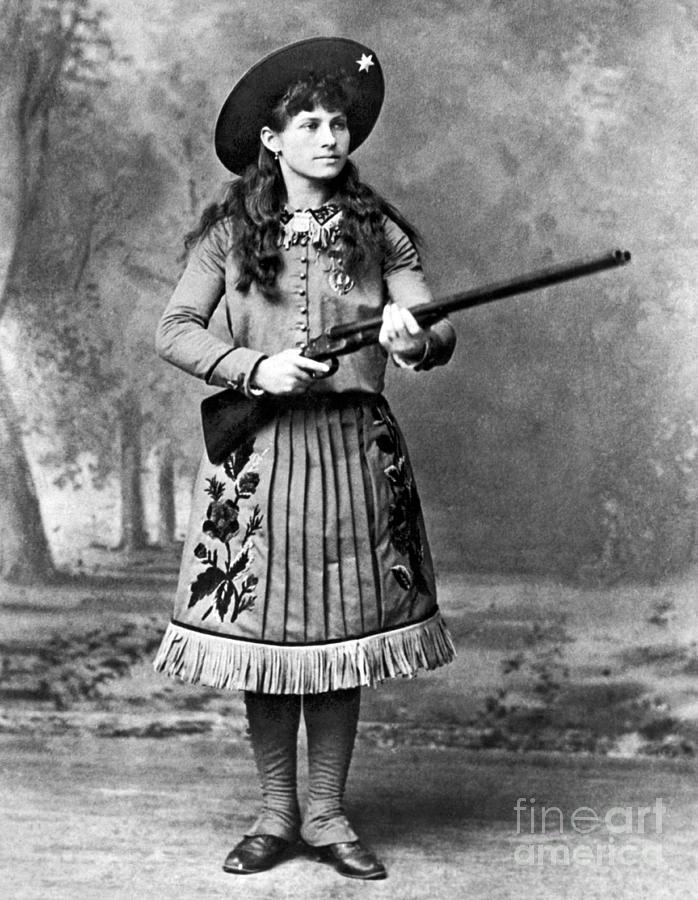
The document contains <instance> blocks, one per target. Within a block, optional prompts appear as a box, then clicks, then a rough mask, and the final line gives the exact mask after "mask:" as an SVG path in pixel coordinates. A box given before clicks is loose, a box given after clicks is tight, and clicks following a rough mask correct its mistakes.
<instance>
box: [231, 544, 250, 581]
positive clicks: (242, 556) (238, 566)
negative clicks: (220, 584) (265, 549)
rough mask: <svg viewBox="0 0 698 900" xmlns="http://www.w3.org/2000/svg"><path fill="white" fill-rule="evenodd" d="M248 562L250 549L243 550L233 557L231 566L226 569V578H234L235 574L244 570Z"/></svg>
mask: <svg viewBox="0 0 698 900" xmlns="http://www.w3.org/2000/svg"><path fill="white" fill-rule="evenodd" d="M249 562H250V551H249V550H243V551H242V552H241V553H238V555H237V556H236V557H235V561H234V562H233V564H232V566H231V567H230V568H229V569H228V578H235V576H236V575H239V574H240V572H244V570H245V569H246V568H247V566H248V565H249Z"/></svg>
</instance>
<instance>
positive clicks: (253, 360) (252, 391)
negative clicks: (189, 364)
mask: <svg viewBox="0 0 698 900" xmlns="http://www.w3.org/2000/svg"><path fill="white" fill-rule="evenodd" d="M263 359H266V355H265V354H264V353H261V352H260V351H259V350H252V349H250V348H249V347H235V348H232V349H230V350H229V351H228V352H227V353H226V354H224V355H223V356H222V357H220V359H218V361H217V362H216V364H215V366H214V367H213V368H212V369H211V370H210V371H209V373H208V375H207V376H206V383H207V384H212V385H216V386H218V387H229V388H233V389H234V390H237V391H240V392H242V393H243V394H245V396H247V397H259V396H261V394H262V393H264V392H263V391H261V392H260V391H259V389H258V388H252V387H251V386H250V378H251V377H252V373H253V372H254V370H255V369H256V368H257V366H258V365H259V363H260V362H261V361H262V360H263Z"/></svg>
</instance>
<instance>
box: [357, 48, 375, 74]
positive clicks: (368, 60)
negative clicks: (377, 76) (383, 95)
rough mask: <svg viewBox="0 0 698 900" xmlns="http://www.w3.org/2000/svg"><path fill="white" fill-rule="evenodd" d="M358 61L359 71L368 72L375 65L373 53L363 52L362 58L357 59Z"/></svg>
mask: <svg viewBox="0 0 698 900" xmlns="http://www.w3.org/2000/svg"><path fill="white" fill-rule="evenodd" d="M356 62H357V63H358V66H359V72H368V70H369V69H370V68H371V66H375V63H374V61H373V54H372V53H362V54H361V59H357V60H356Z"/></svg>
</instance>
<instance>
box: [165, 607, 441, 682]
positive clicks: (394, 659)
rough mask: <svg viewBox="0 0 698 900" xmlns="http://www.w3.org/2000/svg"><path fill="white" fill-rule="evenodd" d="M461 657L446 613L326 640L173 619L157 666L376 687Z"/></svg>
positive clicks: (225, 677)
mask: <svg viewBox="0 0 698 900" xmlns="http://www.w3.org/2000/svg"><path fill="white" fill-rule="evenodd" d="M454 656H455V650H454V647H453V643H452V642H451V637H450V635H449V633H448V629H447V628H446V624H445V622H444V621H443V619H442V618H441V614H440V613H439V612H437V613H435V614H434V615H433V616H432V617H431V618H429V619H427V620H425V621H422V622H417V623H415V624H411V625H405V626H403V627H401V628H396V629H394V630H391V631H385V632H381V633H378V634H371V635H368V636H366V637H360V638H352V639H350V640H346V641H338V642H336V643H326V644H306V645H303V644H296V645H293V644H264V643H256V642H255V641H247V640H245V641H242V640H236V639H235V638H229V637H223V636H221V635H216V634H208V633H204V632H201V631H198V630H194V629H191V628H187V627H186V626H182V625H179V624H177V623H175V622H170V623H169V625H168V626H167V631H166V632H165V635H164V637H163V639H162V643H161V645H160V649H159V651H158V653H157V656H156V657H155V660H154V662H153V666H154V668H155V671H156V672H163V673H165V674H166V675H169V676H170V677H175V678H180V679H182V681H187V682H189V683H191V684H204V685H207V686H209V687H215V688H224V689H227V690H245V691H256V692H259V693H266V694H317V693H321V692H324V691H337V690H343V689H346V688H353V687H359V686H365V685H370V686H374V685H377V684H379V683H380V682H381V681H384V680H385V679H386V678H396V677H397V676H413V675H415V674H416V673H417V670H418V669H435V668H437V667H438V666H442V665H445V664H446V663H448V662H450V661H451V660H452V659H453V657H454Z"/></svg>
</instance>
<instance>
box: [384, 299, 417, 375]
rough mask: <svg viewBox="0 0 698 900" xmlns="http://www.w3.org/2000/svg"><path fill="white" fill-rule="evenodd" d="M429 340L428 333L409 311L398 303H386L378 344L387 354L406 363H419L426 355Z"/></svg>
mask: <svg viewBox="0 0 698 900" xmlns="http://www.w3.org/2000/svg"><path fill="white" fill-rule="evenodd" d="M427 339H428V335H427V332H426V331H425V330H424V329H423V328H422V327H421V326H420V325H419V323H418V322H417V320H416V319H415V317H414V316H413V315H412V313H411V312H410V311H409V309H407V308H406V307H404V306H398V305H397V303H386V305H385V306H384V307H383V324H382V325H381V330H380V333H379V335H378V342H379V343H380V345H381V347H382V348H383V349H384V350H385V351H386V352H387V353H391V354H393V355H394V356H398V357H399V358H400V359H402V360H404V361H405V362H411V361H417V360H419V359H421V358H422V356H423V355H424V348H425V347H426V344H427Z"/></svg>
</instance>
